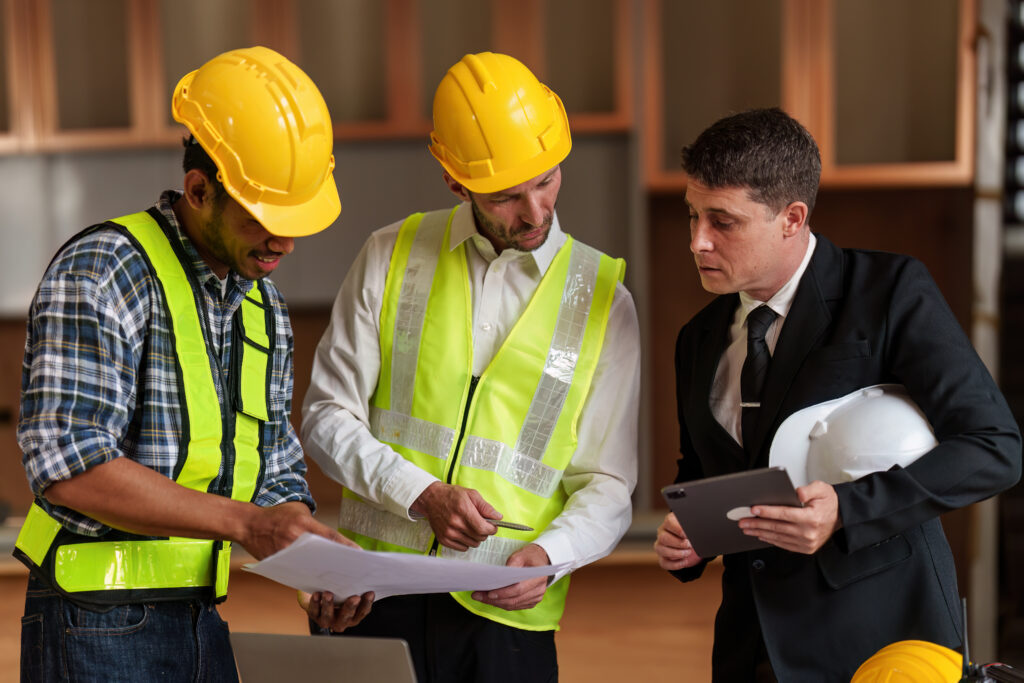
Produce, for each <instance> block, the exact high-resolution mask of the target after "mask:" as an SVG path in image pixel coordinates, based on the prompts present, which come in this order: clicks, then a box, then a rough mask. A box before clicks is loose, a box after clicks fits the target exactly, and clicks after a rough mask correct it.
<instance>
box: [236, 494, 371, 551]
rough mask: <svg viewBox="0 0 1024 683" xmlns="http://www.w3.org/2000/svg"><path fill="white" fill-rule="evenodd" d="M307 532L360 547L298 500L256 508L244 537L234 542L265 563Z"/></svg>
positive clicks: (249, 517) (353, 546)
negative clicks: (320, 519)
mask: <svg viewBox="0 0 1024 683" xmlns="http://www.w3.org/2000/svg"><path fill="white" fill-rule="evenodd" d="M307 531H308V532H310V533H313V534H316V535H317V536H323V537H324V538H326V539H328V540H330V541H335V542H337V543H341V544H342V545H347V546H349V547H352V548H358V547H359V546H357V545H356V544H355V543H353V542H352V541H350V540H348V539H347V538H345V537H344V536H342V535H341V534H340V533H338V531H337V529H332V528H331V527H329V526H326V525H324V524H321V523H320V522H318V521H317V520H316V519H314V517H313V515H312V514H311V513H310V511H309V508H308V507H306V504H305V503H300V502H298V501H292V502H288V503H281V504H280V505H274V506H273V507H266V508H264V507H257V506H253V510H251V514H250V515H248V517H247V519H246V525H245V528H244V529H243V530H242V532H241V535H240V536H239V537H238V538H237V539H233V540H236V541H237V542H238V544H239V545H241V546H242V547H243V548H245V549H246V551H248V553H249V554H250V555H252V556H253V557H255V558H256V559H257V560H262V559H263V558H264V557H267V556H269V555H273V554H274V553H276V552H277V551H278V550H282V549H284V548H286V547H287V546H289V545H291V544H292V542H293V541H295V539H297V538H298V537H299V536H301V535H302V534H304V533H305V532H307Z"/></svg>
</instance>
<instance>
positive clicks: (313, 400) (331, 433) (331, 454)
mask: <svg viewBox="0 0 1024 683" xmlns="http://www.w3.org/2000/svg"><path fill="white" fill-rule="evenodd" d="M400 227H401V223H395V224H392V225H390V226H388V227H386V228H383V229H381V230H379V231H377V232H375V233H374V234H373V235H371V237H370V239H369V240H368V241H367V242H366V244H365V245H364V246H363V249H362V250H361V251H360V253H359V256H358V257H357V258H356V260H355V262H354V263H353V264H352V267H351V268H350V269H349V272H348V274H347V275H346V277H345V280H344V282H343V283H342V285H341V289H340V290H339V292H338V296H337V298H336V300H335V302H334V307H333V309H332V312H331V319H330V322H329V323H328V326H327V330H326V331H325V332H324V335H323V337H322V338H321V340H320V343H319V345H318V346H317V349H316V354H315V356H314V359H313V373H312V378H311V381H310V385H309V389H308V390H307V391H306V397H305V400H304V401H303V407H302V430H301V436H302V442H303V444H304V445H305V448H306V453H307V454H308V455H309V457H310V458H312V460H313V461H314V462H316V463H317V465H319V466H320V468H321V469H322V470H323V471H324V473H325V474H327V476H329V477H331V478H332V479H334V480H335V481H337V482H339V483H341V484H342V485H344V486H345V487H346V488H348V489H350V490H352V491H353V492H355V493H357V494H359V495H360V496H362V497H363V498H364V499H366V500H367V501H369V502H370V503H371V504H376V505H377V506H379V507H380V508H381V509H384V510H387V511H388V512H391V513H393V514H396V515H399V516H400V517H404V518H406V519H411V518H410V517H409V506H410V505H412V503H413V502H414V501H415V500H416V498H418V497H419V495H420V494H421V493H422V492H423V490H424V489H426V488H427V486H429V485H430V484H431V483H433V482H434V481H437V479H436V478H435V477H433V476H432V475H430V474H428V473H427V472H425V471H423V470H422V469H420V468H419V467H416V466H415V465H414V464H412V463H411V462H409V461H407V460H406V459H405V458H403V457H402V456H401V455H400V454H398V453H397V452H395V451H394V450H393V449H392V448H390V447H389V446H387V445H386V444H383V443H381V442H380V441H378V440H377V439H376V438H374V436H373V434H371V433H370V429H369V405H370V398H371V397H372V395H373V392H374V391H375V389H376V387H377V377H378V375H379V373H380V353H381V351H380V329H379V327H380V310H381V302H382V299H383V296H384V285H385V280H386V278H387V271H388V265H389V263H390V260H391V252H392V250H393V249H394V245H395V240H396V239H397V235H398V230H399V228H400Z"/></svg>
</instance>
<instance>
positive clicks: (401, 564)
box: [243, 533, 566, 600]
mask: <svg viewBox="0 0 1024 683" xmlns="http://www.w3.org/2000/svg"><path fill="white" fill-rule="evenodd" d="M565 566H566V565H565V564H561V565H544V566H542V567H498V566H494V565H489V564H477V563H476V562H467V561H465V560H454V559H449V558H444V557H428V556H426V555H412V554H409V553H388V552H371V551H368V550H358V549H356V548H350V547H348V546H345V545H342V544H340V543H335V542H333V541H328V540H327V539H326V538H323V537H321V536H316V535H314V534H309V533H306V534H303V535H302V536H300V537H299V538H298V540H296V541H295V542H294V543H292V544H291V545H290V546H288V547H287V548H285V549H284V550H281V551H279V552H277V553H275V554H273V555H271V556H270V557H267V558H264V559H263V560H262V561H260V562H256V563H255V564H247V565H245V566H244V567H243V568H244V569H246V570H248V571H251V572H254V573H256V574H259V575H261V576H265V577H267V578H268V579H272V580H274V581H277V582H278V583H283V584H284V585H286V586H291V587H292V588H298V589H300V590H304V591H306V592H309V593H315V592H316V591H330V592H331V593H334V595H335V597H336V598H337V599H343V598H346V597H348V596H350V595H362V594H363V593H365V592H366V591H373V592H374V593H375V594H376V597H375V599H377V600H380V599H381V598H386V597H388V596H389V595H406V594H410V593H451V592H455V591H466V590H492V589H494V588H502V587H503V586H509V585H511V584H513V583H518V582H519V581H522V580H524V579H532V578H534V577H537V576H550V575H552V574H555V573H557V572H558V571H560V570H561V569H564V568H565Z"/></svg>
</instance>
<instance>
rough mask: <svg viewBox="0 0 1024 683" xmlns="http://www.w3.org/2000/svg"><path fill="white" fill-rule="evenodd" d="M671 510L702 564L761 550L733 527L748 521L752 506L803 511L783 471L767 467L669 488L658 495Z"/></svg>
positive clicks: (778, 468) (756, 541)
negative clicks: (710, 560) (702, 559)
mask: <svg viewBox="0 0 1024 683" xmlns="http://www.w3.org/2000/svg"><path fill="white" fill-rule="evenodd" d="M661 494H662V495H663V496H665V500H666V501H667V502H668V506H669V508H670V509H671V510H672V512H674V513H675V515H676V519H678V520H679V524H680V525H681V526H682V527H683V531H684V532H685V533H686V536H687V537H688V538H689V539H690V543H692V544H693V549H694V551H696V553H697V554H698V555H700V556H701V557H702V558H704V559H710V558H712V557H714V556H715V555H726V554H728V553H738V552H742V551H744V550H754V549H756V548H765V547H767V546H768V544H767V543H764V542H763V541H759V540H757V538H755V537H753V536H747V535H746V534H744V533H743V531H742V530H741V529H740V527H739V524H737V522H738V521H739V520H741V519H743V518H744V517H750V516H751V514H750V508H751V506H754V505H790V506H793V507H802V505H801V503H800V499H799V498H798V497H797V495H796V489H795V488H793V482H791V481H790V479H789V474H787V473H786V469H785V468H784V467H765V468H761V469H756V470H746V471H744V472H736V473H734V474H723V475H721V476H718V477H708V478H707V479H698V480H696V481H685V482H682V483H680V484H672V485H671V486H666V487H665V488H663V489H662V490H661Z"/></svg>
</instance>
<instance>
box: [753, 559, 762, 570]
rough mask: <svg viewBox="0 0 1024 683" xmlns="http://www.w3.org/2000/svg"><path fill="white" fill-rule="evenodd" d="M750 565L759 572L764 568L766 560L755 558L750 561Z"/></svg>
mask: <svg viewBox="0 0 1024 683" xmlns="http://www.w3.org/2000/svg"><path fill="white" fill-rule="evenodd" d="M750 566H751V568H752V569H753V570H754V571H755V572H759V571H761V570H762V569H764V560H754V561H753V562H751V563H750Z"/></svg>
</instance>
